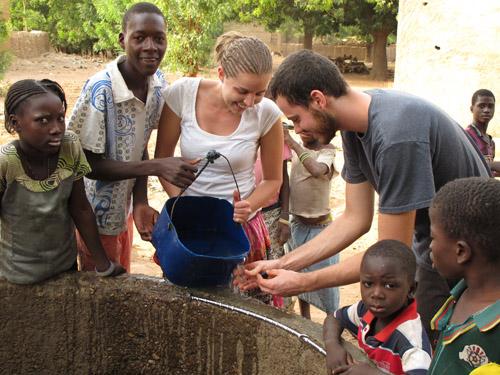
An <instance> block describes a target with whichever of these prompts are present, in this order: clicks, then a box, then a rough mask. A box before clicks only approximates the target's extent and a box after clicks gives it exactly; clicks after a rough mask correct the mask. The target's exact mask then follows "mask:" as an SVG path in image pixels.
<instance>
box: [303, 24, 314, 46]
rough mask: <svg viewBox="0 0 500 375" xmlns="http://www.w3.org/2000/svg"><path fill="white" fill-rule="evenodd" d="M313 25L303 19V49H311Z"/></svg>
mask: <svg viewBox="0 0 500 375" xmlns="http://www.w3.org/2000/svg"><path fill="white" fill-rule="evenodd" d="M313 36H314V26H313V25H312V24H309V22H306V21H304V49H310V50H312V49H313Z"/></svg>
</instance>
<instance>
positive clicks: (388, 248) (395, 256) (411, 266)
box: [361, 240, 417, 282]
mask: <svg viewBox="0 0 500 375" xmlns="http://www.w3.org/2000/svg"><path fill="white" fill-rule="evenodd" d="M369 258H384V259H388V258H390V259H391V260H393V261H394V262H395V263H396V264H397V266H398V269H400V270H401V272H402V273H403V274H405V275H406V276H408V280H410V282H413V281H414V280H415V274H416V272H417V261H416V259H415V254H413V251H412V250H411V249H410V248H409V247H408V246H406V245H405V244H404V243H403V242H401V241H396V240H381V241H378V242H376V243H374V244H373V245H371V246H370V247H369V248H368V249H367V250H366V252H365V254H364V255H363V259H362V260H361V265H363V264H364V263H365V262H366V261H367V259H369Z"/></svg>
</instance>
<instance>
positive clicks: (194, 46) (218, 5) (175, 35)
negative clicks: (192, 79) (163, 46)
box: [159, 0, 234, 76]
mask: <svg viewBox="0 0 500 375" xmlns="http://www.w3.org/2000/svg"><path fill="white" fill-rule="evenodd" d="M161 5H164V6H165V8H164V9H163V10H164V14H165V15H166V17H167V23H168V29H169V32H168V49H167V57H166V59H165V60H164V61H165V63H166V65H167V66H168V68H169V69H171V70H180V71H181V72H182V73H184V74H185V75H190V76H194V75H196V74H197V73H198V71H199V69H200V67H201V66H204V65H206V64H207V63H208V61H209V58H210V52H211V50H212V48H213V46H214V43H215V39H216V37H217V36H218V35H220V34H221V33H222V30H223V23H224V21H226V20H228V19H230V18H232V17H233V14H234V13H233V12H232V8H231V6H230V5H228V2H227V1H222V0H164V1H163V4H162V3H160V4H159V6H160V7H161Z"/></svg>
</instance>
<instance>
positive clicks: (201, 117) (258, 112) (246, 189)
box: [155, 32, 283, 262]
mask: <svg viewBox="0 0 500 375" xmlns="http://www.w3.org/2000/svg"><path fill="white" fill-rule="evenodd" d="M215 53H216V60H217V63H218V64H219V66H218V68H217V73H218V78H219V80H208V79H201V78H183V79H180V80H178V81H176V82H175V83H174V84H173V85H172V86H170V87H169V88H167V89H166V90H165V91H164V92H163V96H164V98H165V106H164V109H163V113H162V116H161V119H160V124H159V127H158V139H157V143H156V152H155V157H157V158H159V157H166V156H172V155H173V154H174V150H175V146H176V145H177V142H178V141H179V139H180V149H181V156H182V157H184V158H186V159H188V160H193V163H195V162H196V161H197V160H199V159H200V158H203V157H205V156H206V154H207V152H208V151H209V150H216V151H218V152H219V153H221V154H223V155H224V156H226V157H227V158H228V159H229V161H230V163H231V166H232V168H233V171H234V174H235V177H236V180H237V181H238V185H239V187H240V192H241V197H238V193H237V191H235V186H234V182H233V177H232V174H231V171H230V168H229V166H228V164H227V162H226V161H225V160H224V159H223V158H219V159H218V160H216V161H215V163H214V164H210V167H209V168H207V169H206V170H205V171H204V172H203V173H202V174H201V175H200V176H199V177H198V179H197V180H196V181H195V182H194V183H193V184H192V185H191V186H189V188H187V190H186V192H185V193H184V194H185V195H194V196H213V197H217V198H221V199H226V200H228V201H229V202H232V203H233V206H234V217H233V218H234V220H235V221H236V222H240V223H242V224H243V227H244V229H245V232H246V234H247V236H248V238H249V240H250V243H251V249H250V254H249V258H248V262H252V261H255V260H261V259H266V252H265V251H266V248H267V247H268V246H269V235H268V233H267V229H266V227H265V224H264V221H263V219H262V216H261V214H260V209H261V208H262V207H263V206H265V205H266V203H267V202H268V201H269V199H270V198H271V197H273V196H274V195H275V194H276V193H277V192H278V191H279V189H280V186H281V181H282V168H281V155H282V147H283V130H282V126H281V115H282V114H281V111H280V110H279V108H278V107H277V106H276V104H275V103H274V102H272V101H271V100H269V99H267V98H265V97H264V95H265V93H266V90H267V86H268V84H269V81H270V79H271V73H272V57H271V53H270V51H269V49H268V48H267V46H266V45H265V44H264V43H263V42H262V41H260V40H259V39H257V38H253V37H244V36H242V35H240V34H238V33H234V32H231V33H226V34H224V35H222V36H221V37H220V38H219V40H218V43H217V45H216V48H215ZM259 147H260V153H261V160H262V170H263V180H262V182H261V183H259V185H257V186H255V178H254V173H253V167H254V164H255V160H256V157H257V149H258V148H259ZM161 182H162V185H163V187H164V188H165V190H166V191H167V193H168V194H169V196H171V197H172V196H176V195H178V194H179V189H178V188H177V187H175V186H173V185H170V184H169V183H167V182H166V181H161Z"/></svg>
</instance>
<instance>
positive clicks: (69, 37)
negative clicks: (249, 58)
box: [11, 0, 235, 75]
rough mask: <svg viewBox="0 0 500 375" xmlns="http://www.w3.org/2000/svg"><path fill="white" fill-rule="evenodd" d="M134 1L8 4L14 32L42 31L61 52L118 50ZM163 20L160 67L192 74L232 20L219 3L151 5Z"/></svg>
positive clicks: (183, 0) (172, 0)
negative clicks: (165, 46) (163, 48)
mask: <svg viewBox="0 0 500 375" xmlns="http://www.w3.org/2000/svg"><path fill="white" fill-rule="evenodd" d="M135 2H137V0H78V1H67V0H20V1H12V2H11V24H12V28H13V29H14V30H27V31H28V30H34V29H37V30H42V31H46V32H48V33H49V38H50V41H51V44H52V45H53V46H54V47H56V48H58V49H59V50H61V51H64V52H70V53H82V52H87V53H89V52H111V53H113V54H117V53H119V51H120V46H119V44H118V34H119V33H120V31H121V27H122V25H121V23H122V17H123V14H124V13H125V11H126V10H127V9H128V8H129V7H130V6H131V5H132V4H133V3H135ZM152 2H153V3H155V4H156V5H157V6H158V7H159V8H160V9H161V10H162V11H163V14H164V15H165V17H166V21H167V25H168V32H167V40H168V49H167V56H166V58H165V60H164V64H165V65H168V67H169V68H171V69H179V70H181V71H182V72H183V73H184V74H188V75H196V74H197V73H198V71H199V69H200V66H202V65H203V64H205V63H206V62H207V60H208V57H209V56H210V50H211V47H212V46H213V44H214V41H215V38H216V36H217V35H219V34H220V33H221V31H222V24H223V22H224V21H225V20H226V19H229V18H230V17H231V16H233V17H234V16H235V15H234V12H232V8H231V6H230V5H228V3H227V1H223V0H199V1H197V0H156V1H152Z"/></svg>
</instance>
